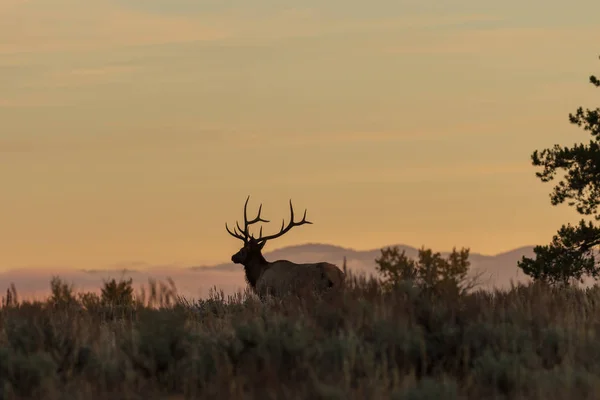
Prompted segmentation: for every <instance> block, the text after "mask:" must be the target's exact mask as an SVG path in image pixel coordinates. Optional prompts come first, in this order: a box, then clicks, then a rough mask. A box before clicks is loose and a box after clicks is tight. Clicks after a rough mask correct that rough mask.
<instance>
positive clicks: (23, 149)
mask: <svg viewBox="0 0 600 400" xmlns="http://www.w3.org/2000/svg"><path fill="white" fill-rule="evenodd" d="M1 101H2V100H1V99H0V107H1V105H2V103H1ZM33 149H34V146H33V144H31V143H29V142H25V141H18V140H2V139H0V153H28V152H30V151H32V150H33Z"/></svg>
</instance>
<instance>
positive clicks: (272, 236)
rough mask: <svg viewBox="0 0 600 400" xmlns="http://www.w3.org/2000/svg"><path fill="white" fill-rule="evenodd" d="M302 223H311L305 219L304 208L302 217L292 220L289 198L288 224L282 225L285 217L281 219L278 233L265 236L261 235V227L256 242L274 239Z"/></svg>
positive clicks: (291, 206)
mask: <svg viewBox="0 0 600 400" xmlns="http://www.w3.org/2000/svg"><path fill="white" fill-rule="evenodd" d="M304 224H312V222H310V221H307V220H306V210H304V216H303V217H302V220H301V221H299V222H294V206H293V205H292V200H291V199H290V222H289V223H288V225H287V226H286V227H285V228H284V226H285V219H284V220H283V221H281V230H280V231H279V232H278V233H276V234H274V235H269V236H265V237H263V235H262V228H261V232H260V237H259V238H258V242H259V243H264V242H266V241H267V240H271V239H276V238H278V237H281V236H283V235H284V234H285V233H286V232H288V231H289V230H290V229H292V228H293V227H294V226H300V225H304Z"/></svg>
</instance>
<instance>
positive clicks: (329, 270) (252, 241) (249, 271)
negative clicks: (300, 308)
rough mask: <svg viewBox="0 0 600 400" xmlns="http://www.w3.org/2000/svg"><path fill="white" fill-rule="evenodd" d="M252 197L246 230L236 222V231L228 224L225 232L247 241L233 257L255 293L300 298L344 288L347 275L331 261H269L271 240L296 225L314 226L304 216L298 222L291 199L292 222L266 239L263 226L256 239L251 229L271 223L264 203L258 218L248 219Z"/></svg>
mask: <svg viewBox="0 0 600 400" xmlns="http://www.w3.org/2000/svg"><path fill="white" fill-rule="evenodd" d="M249 199H250V196H248V197H247V198H246V203H245V204H244V228H243V229H242V227H241V226H240V224H239V223H238V222H236V227H234V228H233V232H232V231H231V230H230V229H229V226H228V225H227V223H225V229H227V232H229V234H230V235H231V236H233V237H235V238H237V239H240V240H241V241H243V242H244V246H243V247H242V248H241V249H240V251H238V252H237V253H235V254H234V255H233V256H231V261H233V262H234V263H235V264H242V265H243V266H244V270H245V273H246V281H247V282H248V284H249V285H250V287H251V288H252V290H253V291H254V292H255V293H256V294H257V295H258V296H259V297H261V298H264V297H265V296H266V295H267V294H269V295H272V296H275V297H280V296H282V295H284V294H288V293H291V294H295V295H300V294H301V293H305V291H308V292H313V293H315V292H316V293H323V292H325V291H327V290H329V289H332V288H334V289H337V288H339V287H341V286H342V284H343V282H344V279H345V274H344V273H343V272H342V271H341V270H340V269H339V268H338V267H337V266H335V265H333V264H330V263H327V262H318V263H313V264H296V263H293V262H291V261H287V260H278V261H273V262H269V261H267V260H265V258H264V257H263V255H262V249H263V247H264V246H265V244H266V243H267V241H269V240H273V239H276V238H278V237H281V236H283V235H284V234H285V233H287V232H288V231H289V230H290V229H292V228H293V227H294V226H300V225H304V224H312V222H309V221H307V220H306V210H304V217H303V218H302V220H301V221H299V222H294V207H293V205H292V200H291V199H290V221H289V223H288V224H287V226H286V225H285V219H284V220H283V222H282V223H281V230H280V231H279V232H278V233H276V234H273V235H268V236H263V235H262V226H261V228H260V235H259V237H258V239H257V238H255V237H254V236H253V235H252V234H250V232H249V227H250V225H252V224H255V223H257V222H269V221H267V220H265V219H263V218H262V217H261V215H260V213H261V211H262V204H261V205H260V207H259V208H258V214H257V216H256V217H255V218H254V219H251V220H248V214H247V207H248V200H249Z"/></svg>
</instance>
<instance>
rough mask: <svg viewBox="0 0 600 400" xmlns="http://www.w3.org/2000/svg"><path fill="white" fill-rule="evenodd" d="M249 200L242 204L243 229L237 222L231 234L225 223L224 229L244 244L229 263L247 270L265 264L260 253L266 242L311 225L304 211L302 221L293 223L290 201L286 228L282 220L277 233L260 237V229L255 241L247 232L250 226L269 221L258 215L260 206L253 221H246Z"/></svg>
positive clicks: (292, 209)
mask: <svg viewBox="0 0 600 400" xmlns="http://www.w3.org/2000/svg"><path fill="white" fill-rule="evenodd" d="M249 199H250V196H248V197H247V198H246V203H245V204H244V228H242V227H241V226H240V224H239V223H238V222H236V227H234V228H233V232H232V231H231V230H230V229H229V226H228V225H227V223H225V229H227V232H229V234H230V235H231V236H233V237H235V238H237V239H240V240H241V241H242V242H244V246H243V247H242V248H241V249H240V251H238V252H237V253H235V254H234V255H233V256H232V257H231V261H233V262H234V263H236V264H242V265H244V266H245V267H246V268H248V266H249V264H252V263H259V264H266V260H265V259H264V257H263V256H262V253H261V251H262V249H263V247H264V246H265V244H266V243H267V241H268V240H271V239H276V238H278V237H281V236H283V235H284V234H285V233H287V232H288V231H289V230H290V229H292V228H293V227H294V226H300V225H304V224H312V222H310V221H307V220H306V210H304V217H303V218H302V220H301V221H299V222H294V207H293V205H292V200H290V221H289V223H288V224H287V226H286V225H285V220H283V221H282V223H281V230H280V231H279V232H278V233H276V234H273V235H269V236H263V235H262V227H261V228H260V234H259V237H258V239H257V238H255V237H254V236H253V235H252V234H250V231H249V227H250V225H252V224H255V223H257V222H269V221H267V220H266V219H263V218H262V217H261V216H260V213H261V211H262V204H261V205H260V207H259V208H258V214H257V215H256V217H255V218H254V219H251V220H248V213H247V207H248V200H249Z"/></svg>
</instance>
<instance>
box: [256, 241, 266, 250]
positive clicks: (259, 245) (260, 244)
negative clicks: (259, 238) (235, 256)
mask: <svg viewBox="0 0 600 400" xmlns="http://www.w3.org/2000/svg"><path fill="white" fill-rule="evenodd" d="M265 243H267V242H261V243H259V244H258V248H259V249H261V250H262V248H263V247H265Z"/></svg>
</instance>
